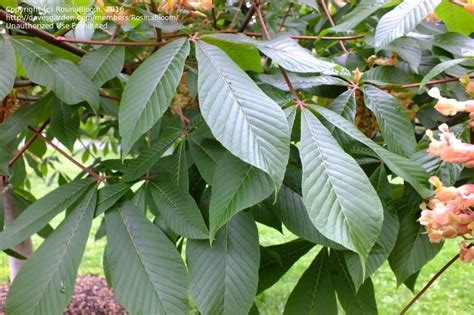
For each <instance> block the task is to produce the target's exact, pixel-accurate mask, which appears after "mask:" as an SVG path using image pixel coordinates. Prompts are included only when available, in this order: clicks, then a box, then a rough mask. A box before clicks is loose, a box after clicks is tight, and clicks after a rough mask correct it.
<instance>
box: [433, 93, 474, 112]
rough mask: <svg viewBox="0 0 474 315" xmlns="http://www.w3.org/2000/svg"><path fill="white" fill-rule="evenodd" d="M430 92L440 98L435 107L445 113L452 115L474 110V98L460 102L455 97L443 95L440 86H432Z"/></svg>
mask: <svg viewBox="0 0 474 315" xmlns="http://www.w3.org/2000/svg"><path fill="white" fill-rule="evenodd" d="M428 94H429V95H430V96H431V97H433V98H436V99H437V100H438V102H437V103H436V105H435V109H436V110H437V111H438V112H440V113H441V114H443V115H446V116H452V115H456V114H457V113H459V112H468V113H473V112H474V100H469V101H464V102H460V101H458V100H456V99H454V98H446V97H443V96H441V93H440V91H439V89H438V88H432V89H431V90H429V91H428Z"/></svg>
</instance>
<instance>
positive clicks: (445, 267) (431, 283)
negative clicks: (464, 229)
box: [400, 243, 473, 315]
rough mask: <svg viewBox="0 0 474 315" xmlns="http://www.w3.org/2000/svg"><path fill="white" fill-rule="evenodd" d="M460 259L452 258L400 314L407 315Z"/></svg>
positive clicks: (457, 256)
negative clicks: (437, 280)
mask: <svg viewBox="0 0 474 315" xmlns="http://www.w3.org/2000/svg"><path fill="white" fill-rule="evenodd" d="M471 246H473V244H472V243H471V244H470V245H469V247H471ZM458 258H459V254H457V255H456V256H454V257H453V258H451V259H450V260H449V261H448V262H447V263H446V264H445V265H444V266H443V267H441V269H440V270H438V272H436V274H435V275H434V276H433V277H432V278H431V279H430V281H428V282H427V283H426V284H425V286H424V287H423V288H422V289H421V290H420V292H418V293H417V294H416V295H415V297H414V298H413V299H412V300H411V301H410V303H408V304H407V305H406V306H405V307H404V308H403V310H402V311H401V312H400V315H403V314H405V313H406V312H407V311H408V310H409V309H410V307H412V306H413V304H415V303H416V301H418V300H419V299H420V298H421V296H422V295H423V294H424V293H425V292H426V290H428V289H429V288H430V287H431V286H432V285H433V283H434V282H435V281H436V279H438V278H439V277H440V276H441V275H442V274H443V272H445V271H446V270H447V269H448V268H449V267H451V265H452V264H454V263H455V262H456V260H458Z"/></svg>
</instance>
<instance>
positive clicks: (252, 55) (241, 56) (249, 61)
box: [203, 36, 262, 73]
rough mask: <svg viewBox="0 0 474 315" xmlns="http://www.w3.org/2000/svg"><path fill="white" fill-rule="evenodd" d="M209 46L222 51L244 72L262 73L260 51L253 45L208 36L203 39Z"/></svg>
mask: <svg viewBox="0 0 474 315" xmlns="http://www.w3.org/2000/svg"><path fill="white" fill-rule="evenodd" d="M203 41H205V42H206V43H208V44H211V45H214V46H217V47H219V48H220V49H222V50H223V51H224V52H225V53H226V54H227V56H229V57H230V58H231V59H232V60H233V61H234V62H235V63H236V64H237V65H238V66H239V67H240V68H241V69H242V70H244V71H253V72H258V73H260V72H262V65H261V64H260V62H261V60H260V55H259V53H258V49H257V48H256V47H255V45H253V44H252V43H242V42H235V41H229V40H225V39H220V38H217V37H212V36H206V37H204V38H203Z"/></svg>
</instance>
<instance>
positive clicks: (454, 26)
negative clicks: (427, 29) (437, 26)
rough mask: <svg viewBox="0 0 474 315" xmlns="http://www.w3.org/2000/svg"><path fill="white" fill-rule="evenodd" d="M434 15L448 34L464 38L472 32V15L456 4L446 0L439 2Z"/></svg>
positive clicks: (473, 29)
mask: <svg viewBox="0 0 474 315" xmlns="http://www.w3.org/2000/svg"><path fill="white" fill-rule="evenodd" d="M435 13H436V16H437V17H438V18H439V19H441V20H442V21H443V22H444V24H445V25H446V27H447V28H448V30H449V31H450V32H457V33H461V34H463V35H466V36H469V35H470V34H471V33H472V32H474V23H473V15H472V13H470V12H469V11H467V10H466V9H465V8H463V7H462V6H460V5H457V4H456V3H452V2H450V1H448V0H444V1H441V3H440V5H439V6H437V7H436V9H435ZM471 56H472V55H471Z"/></svg>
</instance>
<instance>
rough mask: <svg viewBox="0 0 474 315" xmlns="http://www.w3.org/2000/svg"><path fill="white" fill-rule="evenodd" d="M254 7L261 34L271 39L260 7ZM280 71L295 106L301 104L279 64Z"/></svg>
mask: <svg viewBox="0 0 474 315" xmlns="http://www.w3.org/2000/svg"><path fill="white" fill-rule="evenodd" d="M254 7H255V9H256V12H257V17H258V20H259V22H260V26H261V27H262V31H263V35H264V38H265V39H266V40H271V36H270V32H269V31H268V28H267V25H266V24H265V19H264V18H263V14H262V10H261V9H260V5H255V4H254ZM280 72H281V75H282V76H283V79H284V80H285V83H286V85H287V86H288V89H289V90H290V92H291V95H292V96H293V98H294V99H295V101H296V104H297V106H303V101H301V100H300V98H299V96H298V93H296V90H295V87H294V86H293V84H292V83H291V81H290V79H289V78H288V74H287V73H286V71H285V69H283V68H282V67H281V66H280Z"/></svg>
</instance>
